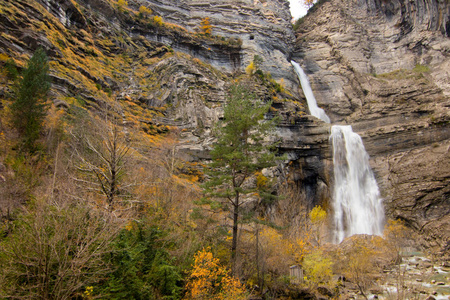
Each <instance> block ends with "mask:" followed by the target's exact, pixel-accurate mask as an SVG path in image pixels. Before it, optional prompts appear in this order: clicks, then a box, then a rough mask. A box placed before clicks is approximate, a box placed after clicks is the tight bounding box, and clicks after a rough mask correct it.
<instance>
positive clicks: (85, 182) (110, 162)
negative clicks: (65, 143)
mask: <svg viewBox="0 0 450 300" xmlns="http://www.w3.org/2000/svg"><path fill="white" fill-rule="evenodd" d="M105 123H106V124H105ZM92 127H93V128H92V129H94V132H92V131H91V132H87V130H84V131H82V132H81V133H74V132H72V136H73V137H74V140H75V141H76V143H75V145H74V146H73V151H74V153H75V154H76V155H75V161H76V162H75V164H74V165H75V166H76V169H77V170H78V171H79V172H80V173H81V174H82V175H83V176H81V177H76V178H75V181H76V182H77V183H78V184H79V185H81V186H83V187H86V188H88V189H89V190H92V191H95V192H99V193H101V194H103V195H104V196H105V197H106V202H107V207H108V208H109V209H110V210H112V208H113V206H114V202H115V199H116V197H117V196H120V195H122V191H123V190H125V188H126V186H121V183H122V179H123V177H124V175H125V166H126V158H127V155H128V154H129V152H130V146H129V145H128V142H127V141H126V137H125V134H124V133H123V131H121V128H120V127H119V125H117V122H116V121H115V120H114V119H113V120H112V122H108V120H106V122H103V121H102V120H98V119H97V120H95V122H92ZM92 129H91V130H92Z"/></svg>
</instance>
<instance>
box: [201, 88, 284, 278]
mask: <svg viewBox="0 0 450 300" xmlns="http://www.w3.org/2000/svg"><path fill="white" fill-rule="evenodd" d="M270 105H271V103H262V102H261V101H259V100H258V99H257V97H256V96H255V95H254V94H252V93H250V92H249V91H248V90H246V89H245V88H244V87H243V86H242V85H234V86H232V87H231V90H230V96H229V99H228V103H227V105H226V106H225V107H224V118H223V122H221V123H219V124H218V126H217V128H216V136H217V138H218V140H217V143H216V144H215V145H214V146H213V149H212V150H211V153H210V154H211V158H212V163H211V164H210V167H211V171H210V180H209V181H208V182H206V183H205V185H204V187H205V190H206V192H207V194H208V195H209V196H212V197H218V198H223V199H226V200H227V202H228V203H229V204H230V205H231V208H232V213H233V239H232V246H231V261H232V271H233V273H234V274H233V275H236V270H235V263H236V249H237V243H238V241H237V238H238V222H239V208H240V207H241V205H242V204H243V201H242V196H243V195H246V194H249V193H252V192H255V191H256V189H257V187H251V186H250V185H248V184H245V183H246V182H247V180H248V179H249V177H251V176H253V175H255V173H256V172H257V171H258V170H261V169H263V168H267V167H271V166H274V165H275V164H276V156H275V153H274V152H273V151H272V150H273V147H274V145H273V144H272V145H268V144H267V143H265V142H264V138H265V137H267V136H268V135H269V134H270V133H271V131H272V130H273V129H274V126H275V121H276V120H275V119H272V120H265V119H264V116H265V114H266V113H267V112H268V110H269V108H270Z"/></svg>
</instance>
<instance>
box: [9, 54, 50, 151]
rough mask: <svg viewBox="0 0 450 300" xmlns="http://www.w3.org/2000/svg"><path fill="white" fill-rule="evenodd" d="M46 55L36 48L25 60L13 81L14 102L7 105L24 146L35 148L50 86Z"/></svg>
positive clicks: (33, 149)
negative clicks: (14, 88) (24, 64)
mask: <svg viewBox="0 0 450 300" xmlns="http://www.w3.org/2000/svg"><path fill="white" fill-rule="evenodd" d="M48 71H49V65H48V58H47V55H46V53H45V51H44V50H43V49H42V48H38V49H37V50H36V52H35V53H34V55H33V56H32V57H31V58H30V60H29V61H28V62H27V65H26V68H25V69H24V70H23V73H22V76H20V77H19V78H18V81H17V83H16V93H15V98H14V102H13V103H12V105H11V111H12V114H13V124H14V126H15V127H16V129H17V130H18V132H19V134H20V135H21V137H22V142H23V146H24V148H25V149H26V150H27V151H29V152H33V151H35V150H36V140H37V139H38V138H39V134H40V133H41V131H42V127H43V121H44V118H45V116H46V114H47V108H48V105H47V103H46V102H47V93H48V91H49V89H50V78H49V76H48Z"/></svg>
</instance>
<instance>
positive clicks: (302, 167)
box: [0, 0, 450, 246]
mask: <svg viewBox="0 0 450 300" xmlns="http://www.w3.org/2000/svg"><path fill="white" fill-rule="evenodd" d="M141 5H144V6H146V7H149V8H151V10H152V11H153V12H152V14H151V15H148V16H143V15H139V12H138V9H139V7H140V6H141ZM449 9H450V8H449V4H448V1H444V2H437V1H428V0H427V1H421V0H415V1H401V0H394V1H389V2H384V1H382V2H380V1H371V0H367V1H364V0H352V1H350V2H346V3H342V2H339V1H337V0H330V1H329V2H325V3H324V4H323V5H320V6H316V7H315V10H316V11H315V12H311V13H310V14H309V15H308V16H307V17H305V19H304V21H303V24H302V25H301V26H300V29H299V31H298V32H297V33H296V35H297V36H296V39H295V36H294V33H293V31H292V27H291V24H290V23H289V22H290V15H289V12H288V2H287V1H286V0H240V1H198V0H159V1H156V0H155V1H153V0H152V1H144V0H134V1H131V0H130V1H128V6H125V7H123V6H122V7H121V6H119V5H118V4H117V2H116V1H111V0H78V1H75V0H17V1H7V0H0V29H1V32H2V34H1V35H0V54H1V55H0V60H1V61H2V64H3V63H4V61H5V60H6V58H9V57H11V58H13V59H14V60H15V61H16V63H17V64H18V65H19V66H21V65H22V64H23V62H24V61H25V60H26V58H27V55H29V54H31V53H32V52H33V51H34V50H35V49H36V47H37V46H42V47H44V48H45V49H46V51H47V53H48V54H49V56H50V60H51V63H50V66H51V76H52V80H53V86H52V94H51V99H52V100H53V101H54V103H55V104H56V105H58V106H60V107H63V108H65V109H66V110H68V111H71V109H72V108H73V107H82V108H83V109H88V110H89V111H92V112H97V111H101V110H104V109H108V107H110V106H112V105H117V104H119V105H120V106H121V108H122V117H123V118H124V125H125V126H128V127H134V128H137V129H138V130H142V131H144V132H145V133H146V134H147V135H148V139H149V140H151V139H152V137H153V136H155V135H157V134H159V133H164V132H167V131H168V130H170V129H171V128H173V127H177V128H178V129H180V130H179V131H181V133H180V136H181V142H182V145H181V146H180V150H183V152H184V153H186V154H187V158H188V159H202V158H205V157H207V149H208V147H209V146H210V142H211V138H210V130H211V127H212V126H213V124H214V123H215V122H216V121H217V120H218V119H219V118H220V117H221V113H222V109H221V105H222V104H223V103H224V102H225V101H226V91H227V88H228V86H229V85H230V84H231V83H232V82H233V80H234V79H236V78H237V77H239V76H240V75H242V73H243V72H244V69H245V67H246V66H247V65H248V64H249V63H250V62H251V61H252V60H253V57H254V56H255V55H259V56H261V57H262V58H263V59H264V62H263V64H262V67H261V69H262V70H263V71H264V72H265V74H266V76H267V77H264V78H259V79H258V78H256V79H255V80H254V82H253V83H252V84H253V86H251V88H252V89H253V90H254V91H256V92H257V93H258V95H260V97H261V98H265V99H267V100H269V99H271V100H273V101H274V103H273V109H272V113H273V114H279V115H281V116H282V122H281V124H280V126H279V128H278V134H279V136H280V138H281V144H280V151H281V152H283V153H286V154H288V157H289V161H290V163H289V166H290V167H289V168H288V170H287V171H286V174H284V178H285V179H291V180H293V181H294V182H295V183H296V184H297V186H298V188H299V191H300V193H301V194H302V197H303V198H305V199H307V200H308V201H309V203H308V204H309V205H310V206H312V205H314V204H317V203H319V202H320V201H328V200H329V198H330V194H331V193H330V190H331V187H332V180H331V178H332V174H331V172H332V171H331V170H332V166H331V148H330V144H329V140H328V136H329V129H330V127H329V125H328V124H324V123H323V122H321V121H318V120H316V119H315V118H314V117H311V116H308V115H306V114H305V112H306V107H305V104H304V101H303V100H304V99H303V97H301V96H299V95H300V94H301V91H300V90H299V89H298V81H297V78H296V75H295V73H294V71H293V69H292V67H291V65H290V63H289V60H290V59H291V58H294V59H295V60H297V61H298V62H299V63H300V64H301V65H302V66H303V67H304V68H305V69H306V71H307V73H308V75H309V76H310V79H311V81H312V87H313V90H314V92H315V95H316V98H317V100H318V102H319V105H321V106H322V107H323V108H324V109H325V110H326V112H327V113H328V114H329V115H330V117H331V119H332V121H333V122H334V123H349V124H352V125H353V127H354V129H356V131H357V132H359V133H360V134H361V135H362V136H363V139H364V143H365V145H366V148H367V150H368V152H369V154H370V155H371V157H372V161H371V162H372V165H373V168H374V170H375V172H376V173H377V177H378V178H377V179H378V182H379V184H380V187H381V190H382V193H383V195H384V197H385V203H386V205H387V211H388V213H389V215H390V216H392V217H398V218H402V219H404V220H406V221H407V222H408V224H409V225H410V226H412V227H414V228H416V229H417V230H418V231H420V232H421V233H423V234H424V236H426V237H427V239H428V241H427V242H429V244H430V245H434V244H436V245H438V246H445V243H448V238H449V236H448V233H449V232H450V230H449V229H450V228H449V226H450V225H449V224H450V220H449V212H450V211H449V210H450V208H449V206H450V204H449V193H450V191H449V189H448V187H449V178H450V173H449V172H450V166H449V161H450V160H449V146H450V142H449V140H450V130H449V119H450V116H449V107H450V103H449V102H450V100H449V95H450V80H449V73H448V72H449V69H450V65H449V55H450V42H449V41H450V40H449V38H448V35H449V31H450V29H449ZM205 17H209V18H210V22H211V25H213V32H212V35H205V34H201V33H200V32H198V29H199V25H200V22H201V20H202V19H203V18H205ZM294 42H295V43H294ZM268 73H270V74H272V77H273V78H274V79H275V80H270V76H268ZM282 78H283V79H284V82H285V84H286V91H283V89H282V88H281V87H280V85H279V84H278V83H277V82H276V81H278V82H280V81H281V79H282ZM8 89H9V87H7V86H1V87H0V98H2V100H3V98H4V97H5V95H7V94H8ZM0 175H1V174H0Z"/></svg>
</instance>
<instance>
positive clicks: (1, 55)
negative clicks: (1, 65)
mask: <svg viewBox="0 0 450 300" xmlns="http://www.w3.org/2000/svg"><path fill="white" fill-rule="evenodd" d="M9 58H10V57H9V56H8V55H7V54H4V53H0V61H3V62H4V61H7V60H8V59H9Z"/></svg>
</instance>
